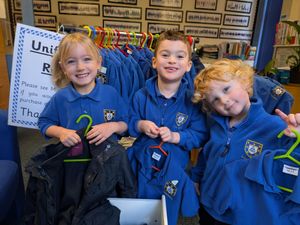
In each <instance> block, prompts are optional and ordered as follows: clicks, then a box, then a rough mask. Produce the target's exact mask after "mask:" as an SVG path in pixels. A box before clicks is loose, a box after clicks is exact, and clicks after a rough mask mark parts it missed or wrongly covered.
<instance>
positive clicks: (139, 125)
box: [127, 31, 207, 225]
mask: <svg viewBox="0 0 300 225" xmlns="http://www.w3.org/2000/svg"><path fill="white" fill-rule="evenodd" d="M152 66H153V68H155V69H156V70H157V76H153V77H151V78H149V79H148V80H147V81H146V84H145V87H143V88H142V89H140V90H139V91H137V92H136V93H135V95H134V97H133V101H132V107H131V113H130V121H129V126H128V130H129V134H130V135H131V136H133V137H137V139H136V141H135V142H134V143H133V146H132V147H131V148H129V149H128V150H127V152H128V156H129V159H130V161H131V164H132V168H133V171H134V172H135V174H136V175H137V180H138V197H139V198H161V195H163V194H164V195H165V196H166V199H167V200H166V202H167V214H168V219H169V224H170V225H176V223H177V218H178V214H179V212H181V213H182V215H183V216H193V215H195V214H197V210H198V207H199V204H198V202H197V201H196V202H195V201H194V200H195V199H197V195H196V193H195V189H194V187H193V182H192V181H191V180H190V179H189V178H188V177H187V174H186V173H185V168H186V166H187V164H188V161H189V152H190V151H191V150H192V149H193V148H196V147H199V146H200V145H201V144H203V143H204V142H205V141H206V139H207V131H206V124H205V115H204V114H203V113H201V112H200V110H199V107H198V106H197V105H196V104H193V103H192V96H193V90H191V89H190V88H189V84H188V81H187V80H186V79H185V77H184V76H185V73H186V72H188V71H189V70H190V69H191V66H192V62H191V46H190V44H189V42H188V40H187V39H186V37H185V36H184V35H183V34H181V33H179V32H176V31H166V32H164V33H162V34H161V35H160V37H159V39H158V41H157V44H156V48H155V52H154V57H153V59H152ZM148 145H149V146H148ZM174 168H176V169H174Z"/></svg>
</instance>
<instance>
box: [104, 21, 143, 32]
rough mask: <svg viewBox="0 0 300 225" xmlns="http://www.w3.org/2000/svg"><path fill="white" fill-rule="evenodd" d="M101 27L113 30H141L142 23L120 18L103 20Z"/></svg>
mask: <svg viewBox="0 0 300 225" xmlns="http://www.w3.org/2000/svg"><path fill="white" fill-rule="evenodd" d="M103 27H109V28H112V29H115V30H130V31H131V32H138V33H139V32H142V30H141V28H142V23H139V22H127V21H121V20H105V19H104V20H103Z"/></svg>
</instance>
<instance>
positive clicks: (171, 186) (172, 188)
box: [164, 180, 178, 198]
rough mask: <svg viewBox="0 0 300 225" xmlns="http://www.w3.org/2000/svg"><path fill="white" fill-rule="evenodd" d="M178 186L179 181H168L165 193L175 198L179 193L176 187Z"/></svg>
mask: <svg viewBox="0 0 300 225" xmlns="http://www.w3.org/2000/svg"><path fill="white" fill-rule="evenodd" d="M177 184H178V180H171V181H167V182H166V183H165V187H164V193H165V194H166V195H168V196H169V197H171V198H172V197H174V196H175V195H176V192H177V187H176V185H177Z"/></svg>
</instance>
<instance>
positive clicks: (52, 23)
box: [14, 13, 57, 28]
mask: <svg viewBox="0 0 300 225" xmlns="http://www.w3.org/2000/svg"><path fill="white" fill-rule="evenodd" d="M14 19H15V21H16V23H22V20H23V17H22V15H21V14H20V13H15V14H14ZM56 24H57V23H56V16H52V15H41V14H34V25H35V26H37V27H45V28H46V27H52V28H56Z"/></svg>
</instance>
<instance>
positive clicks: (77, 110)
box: [38, 79, 128, 135]
mask: <svg viewBox="0 0 300 225" xmlns="http://www.w3.org/2000/svg"><path fill="white" fill-rule="evenodd" d="M82 114H88V115H90V116H91V117H92V119H93V123H92V125H96V124H101V123H105V122H113V121H124V122H125V123H127V121H128V108H127V105H126V104H125V103H124V101H123V99H122V98H121V96H120V95H119V94H118V93H117V91H116V90H115V89H114V88H113V87H112V86H110V85H106V84H102V83H101V82H99V81H98V79H96V86H95V88H94V89H93V90H92V91H91V92H90V93H89V94H87V95H81V94H79V93H78V92H77V91H76V90H75V89H74V88H73V86H72V84H69V85H68V86H67V87H65V88H63V89H60V90H59V91H57V92H56V93H55V94H54V95H53V96H52V98H51V99H50V101H49V102H48V103H47V104H46V106H45V108H44V110H43V112H42V113H41V114H40V117H39V120H38V126H39V128H40V130H41V132H42V134H43V135H45V132H46V130H47V128H48V127H49V126H52V125H57V126H61V127H65V128H68V129H73V130H79V129H81V128H82V127H85V126H86V125H87V124H88V121H87V120H82V121H81V122H80V123H78V124H77V123H76V120H77V118H78V117H79V116H80V115H82Z"/></svg>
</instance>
